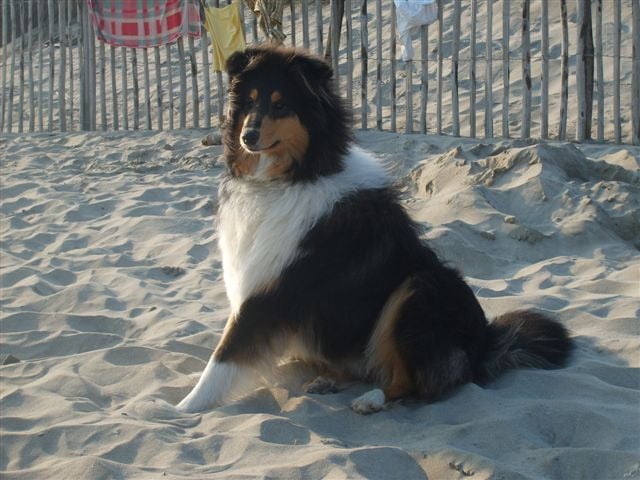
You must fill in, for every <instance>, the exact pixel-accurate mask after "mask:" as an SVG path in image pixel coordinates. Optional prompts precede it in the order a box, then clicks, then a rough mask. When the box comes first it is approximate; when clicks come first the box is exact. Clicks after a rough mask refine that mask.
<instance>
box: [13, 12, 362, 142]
mask: <svg viewBox="0 0 640 480" xmlns="http://www.w3.org/2000/svg"><path fill="white" fill-rule="evenodd" d="M363 1H366V0H363ZM8 17H9V2H7V1H4V2H2V112H1V113H0V132H4V117H5V114H6V113H7V107H8V104H7V43H8V42H9V39H8V38H7V37H8V33H9V18H8ZM38 30H39V29H38Z"/></svg>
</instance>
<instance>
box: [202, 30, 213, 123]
mask: <svg viewBox="0 0 640 480" xmlns="http://www.w3.org/2000/svg"><path fill="white" fill-rule="evenodd" d="M200 33H201V37H200V45H201V52H202V74H203V75H202V76H203V80H204V127H205V128H211V81H210V80H209V34H208V33H207V29H206V28H202V29H201V30H200Z"/></svg>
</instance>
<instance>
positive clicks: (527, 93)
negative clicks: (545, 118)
mask: <svg viewBox="0 0 640 480" xmlns="http://www.w3.org/2000/svg"><path fill="white" fill-rule="evenodd" d="M530 16H531V5H530V2H529V0H522V97H523V98H522V124H521V127H520V137H521V138H529V137H530V136H531V50H530V45H531V37H530V33H529V17H530Z"/></svg>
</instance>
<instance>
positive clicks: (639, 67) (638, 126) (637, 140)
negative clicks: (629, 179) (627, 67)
mask: <svg viewBox="0 0 640 480" xmlns="http://www.w3.org/2000/svg"><path fill="white" fill-rule="evenodd" d="M632 5H633V7H632V9H633V12H632V16H633V29H632V32H633V78H632V87H631V89H632V95H631V108H632V110H633V113H632V115H633V122H632V128H633V132H632V134H631V142H632V143H633V144H634V145H640V5H638V2H632Z"/></svg>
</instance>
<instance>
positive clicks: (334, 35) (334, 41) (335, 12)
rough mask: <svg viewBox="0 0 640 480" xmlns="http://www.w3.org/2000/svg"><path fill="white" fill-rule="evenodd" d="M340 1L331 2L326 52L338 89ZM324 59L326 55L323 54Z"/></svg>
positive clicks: (333, 0)
mask: <svg viewBox="0 0 640 480" xmlns="http://www.w3.org/2000/svg"><path fill="white" fill-rule="evenodd" d="M341 1H342V0H331V3H330V7H331V19H330V20H331V21H330V23H329V35H328V38H327V42H328V45H327V49H328V50H329V52H327V53H328V54H329V55H330V57H331V66H332V68H333V78H334V80H335V82H336V85H337V86H338V89H339V88H340V70H339V69H338V53H339V51H340V27H341V26H340V25H339V24H338V22H339V21H340V3H341ZM325 57H326V53H325Z"/></svg>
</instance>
